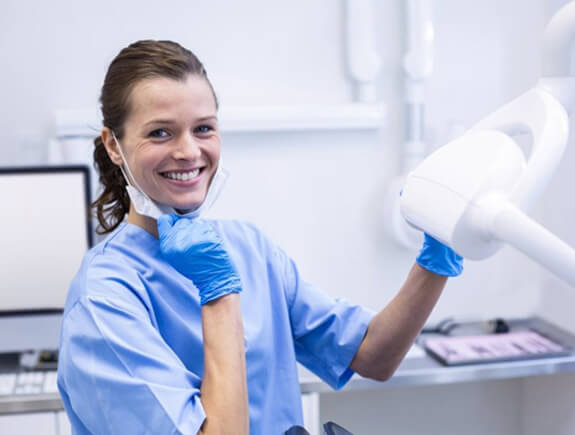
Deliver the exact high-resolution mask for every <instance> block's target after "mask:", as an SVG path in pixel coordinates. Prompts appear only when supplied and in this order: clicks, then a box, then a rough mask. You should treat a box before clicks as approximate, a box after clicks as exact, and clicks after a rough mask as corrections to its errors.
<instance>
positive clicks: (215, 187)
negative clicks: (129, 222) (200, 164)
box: [112, 132, 229, 219]
mask: <svg viewBox="0 0 575 435" xmlns="http://www.w3.org/2000/svg"><path fill="white" fill-rule="evenodd" d="M112 137H113V138H114V140H115V141H116V145H118V151H119V152H120V157H122V162H123V163H124V166H125V167H126V171H127V172H128V175H129V177H128V176H127V175H126V172H124V167H123V166H120V170H121V171H122V174H123V175H124V178H125V179H126V190H127V191H128V196H129V197H130V201H131V202H132V205H133V206H134V209H135V210H136V212H138V214H141V215H143V216H148V217H151V218H152V219H159V218H160V216H162V215H164V214H177V215H178V216H182V217H186V218H190V219H194V218H197V217H200V216H202V215H204V214H205V213H206V212H207V211H208V210H209V209H210V208H211V206H212V205H213V204H214V203H215V202H216V199H218V197H219V196H220V193H221V192H222V190H223V187H224V185H225V183H226V181H227V179H228V177H229V173H228V171H227V170H226V169H224V168H223V166H222V157H221V155H220V160H219V162H218V166H217V168H216V173H215V174H214V177H213V178H212V181H211V183H210V185H209V187H208V192H207V193H206V197H205V198H204V202H202V204H201V205H200V206H199V207H198V208H196V209H195V210H193V211H191V212H189V213H180V212H179V211H177V210H176V209H175V208H173V207H171V206H168V205H164V204H159V203H157V202H156V201H154V200H152V199H151V198H150V197H149V196H148V195H146V193H145V192H144V191H143V190H142V189H141V188H140V186H138V183H136V179H135V178H134V176H133V175H132V171H130V167H129V166H128V161H127V160H126V158H125V157H124V153H123V152H122V146H121V145H120V141H119V140H118V139H117V138H116V135H115V134H114V133H113V132H112ZM130 180H131V181H130Z"/></svg>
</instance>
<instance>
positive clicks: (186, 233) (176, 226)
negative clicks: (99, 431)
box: [158, 214, 242, 305]
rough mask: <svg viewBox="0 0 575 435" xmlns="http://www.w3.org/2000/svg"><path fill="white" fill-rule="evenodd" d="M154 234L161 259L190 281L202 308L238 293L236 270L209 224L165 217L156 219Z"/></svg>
mask: <svg viewBox="0 0 575 435" xmlns="http://www.w3.org/2000/svg"><path fill="white" fill-rule="evenodd" d="M158 234H159V237H160V250H161V251H162V254H163V256H164V257H165V258H166V260H167V261H168V263H170V265H171V266H172V267H173V268H174V269H176V270H177V271H178V272H180V273H181V274H182V275H184V276H186V277H187V278H189V279H191V280H192V282H193V283H194V285H195V286H196V287H197V288H198V290H199V291H200V303H201V304H202V305H204V304H206V303H208V302H210V301H212V300H214V299H217V298H219V297H222V296H224V295H227V294H229V293H239V292H240V291H241V290H242V288H241V282H240V277H239V276H238V273H237V271H236V268H235V267H234V265H233V263H232V261H231V259H230V257H229V255H228V253H227V251H226V250H225V248H224V247H223V243H222V240H221V239H220V237H219V235H218V234H217V233H216V232H215V230H214V229H213V227H212V225H211V224H210V223H209V222H207V221H205V220H201V219H193V220H192V219H185V218H179V217H178V216H176V215H168V214H166V215H163V216H161V217H160V219H158Z"/></svg>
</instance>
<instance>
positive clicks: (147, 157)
mask: <svg viewBox="0 0 575 435" xmlns="http://www.w3.org/2000/svg"><path fill="white" fill-rule="evenodd" d="M100 101H101V108H102V114H103V125H104V127H103V129H102V132H101V135H100V136H99V137H98V138H96V140H95V150H94V158H95V163H96V166H97V168H98V170H99V172H100V181H101V183H102V185H103V187H104V190H103V192H102V194H101V195H100V197H99V198H98V199H97V200H96V201H95V203H94V204H93V206H94V207H95V209H96V212H97V216H98V220H99V222H100V225H101V230H102V232H103V233H112V234H111V235H110V236H109V237H108V238H107V239H106V240H104V241H103V242H102V243H100V244H99V245H97V246H96V247H94V248H93V249H92V250H90V252H88V253H87V255H86V257H85V259H84V261H83V263H82V266H81V268H80V270H79V272H78V274H77V276H76V277H75V278H74V280H73V282H72V284H71V287H70V291H69V296H68V300H67V303H66V308H65V311H64V317H63V324H62V336H61V348H60V364H59V377H58V386H59V389H60V392H61V395H62V399H63V402H64V405H65V407H66V410H67V412H68V416H69V417H70V421H71V423H72V427H73V429H74V433H77V434H85V433H122V434H132V433H133V434H142V433H150V434H164V433H166V434H172V433H182V434H195V433H198V432H200V433H206V434H208V433H218V434H219V433H234V434H247V433H254V434H266V435H267V434H276V433H277V434H280V433H283V432H284V431H285V430H286V429H288V428H289V427H291V426H292V425H297V424H300V425H301V424H302V410H301V402H300V392H299V384H298V377H297V367H296V361H299V362H301V363H302V364H303V365H305V366H306V367H307V368H309V369H310V370H311V371H313V372H314V373H316V374H317V375H318V376H320V377H321V378H322V379H323V380H325V381H326V382H327V383H329V384H330V385H331V386H332V387H334V388H336V389H337V388H341V387H342V386H343V385H344V384H345V383H346V382H347V381H348V380H349V378H350V377H351V376H352V375H353V373H354V372H357V373H359V374H360V375H362V376H366V377H370V378H373V379H378V380H385V379H387V378H389V377H390V376H391V375H392V373H393V371H394V370H395V368H396V367H397V366H398V364H399V363H400V361H401V360H402V358H403V356H404V355H405V353H406V352H407V350H408V349H409V347H410V345H411V343H412V342H413V340H414V339H415V337H416V335H417V334H418V332H419V330H420V328H421V327H422V325H423V323H424V322H425V320H426V318H427V317H428V315H429V313H430V311H431V310H432V308H433V306H434V305H435V303H436V301H437V299H438V298H439V295H440V294H441V291H442V289H443V287H444V285H445V282H446V279H447V278H446V277H447V276H455V275H458V274H459V273H461V269H462V267H461V258H460V257H458V256H457V255H456V254H455V253H454V252H453V251H451V250H450V249H449V248H447V247H445V246H444V245H442V244H440V243H439V242H437V241H435V240H433V239H432V238H430V237H426V242H425V244H424V247H423V249H422V251H421V253H420V255H419V256H418V259H417V263H416V264H415V265H414V266H413V268H412V269H411V271H410V273H409V275H408V277H407V280H406V282H405V284H404V285H403V287H402V288H401V290H400V291H399V293H398V294H397V296H396V297H395V298H394V299H393V300H392V301H391V302H390V303H389V305H388V306H387V307H386V308H385V309H384V310H383V311H381V312H380V313H378V314H375V315H374V314H373V313H371V312H369V311H367V310H365V309H363V308H361V307H358V306H353V305H349V304H348V303H346V302H343V301H334V300H332V299H330V298H329V297H327V296H326V295H324V294H323V293H321V292H320V291H319V290H317V289H315V288H314V287H313V286H312V285H310V284H309V283H307V282H305V281H304V280H303V279H302V278H301V277H300V276H299V274H298V270H297V267H296V265H295V264H294V263H293V261H291V260H290V259H289V257H288V256H287V255H286V254H285V253H284V252H283V251H282V250H281V249H279V248H278V247H277V246H275V245H274V244H273V243H272V242H270V241H269V240H268V239H266V237H265V236H263V235H262V234H261V233H260V232H259V231H258V230H257V228H255V227H253V226H251V225H248V224H246V223H242V222H235V221H208V220H205V219H201V218H198V215H199V214H200V213H201V211H202V206H203V204H205V203H206V202H207V201H208V200H211V199H210V198H211V197H212V196H213V195H214V190H217V188H218V185H219V183H220V181H219V180H220V177H221V165H220V136H219V131H218V123H217V108H218V104H217V99H216V96H215V93H214V91H213V89H212V86H211V84H210V82H209V80H208V78H207V75H206V72H205V70H204V68H203V66H202V64H201V63H200V62H199V60H198V59H197V58H196V57H195V56H194V55H193V54H192V53H191V52H190V51H188V50H186V49H185V48H183V47H181V46H180V45H178V44H176V43H173V42H169V41H139V42H136V43H134V44H132V45H130V46H129V47H127V48H125V49H124V50H122V51H121V52H120V53H119V54H118V56H117V57H116V58H115V59H114V60H113V62H112V63H111V65H110V67H109V69H108V72H107V75H106V78H105V82H104V85H103V87H102V94H101V98H100ZM126 181H127V182H126ZM126 216H127V219H126V221H125V222H123V221H124V218H125V217H126Z"/></svg>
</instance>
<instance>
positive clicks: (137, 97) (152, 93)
mask: <svg viewBox="0 0 575 435" xmlns="http://www.w3.org/2000/svg"><path fill="white" fill-rule="evenodd" d="M216 111H217V109H216V102H215V99H214V96H213V94H212V90H211V88H210V86H209V84H208V82H207V81H206V80H205V79H204V78H202V77H199V76H196V75H189V76H188V77H187V78H186V79H185V80H174V79H171V78H166V77H157V78H151V79H146V80H142V81H140V82H139V83H137V84H136V85H135V86H134V88H133V89H132V92H131V93H130V116H129V118H132V119H133V120H138V121H140V122H147V121H148V119H149V118H156V117H158V116H160V117H162V116H163V117H164V118H166V117H173V116H177V115H182V114H185V115H186V117H190V116H194V117H198V118H205V117H208V116H215V114H216Z"/></svg>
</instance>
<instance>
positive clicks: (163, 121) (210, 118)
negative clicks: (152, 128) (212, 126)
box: [144, 115, 218, 127]
mask: <svg viewBox="0 0 575 435" xmlns="http://www.w3.org/2000/svg"><path fill="white" fill-rule="evenodd" d="M217 120H218V117H217V116H216V115H208V116H202V117H200V118H196V119H195V122H204V121H217ZM151 124H156V125H157V124H175V121H173V120H171V119H152V120H151V121H148V122H146V123H145V124H144V127H147V126H148V125H151Z"/></svg>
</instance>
